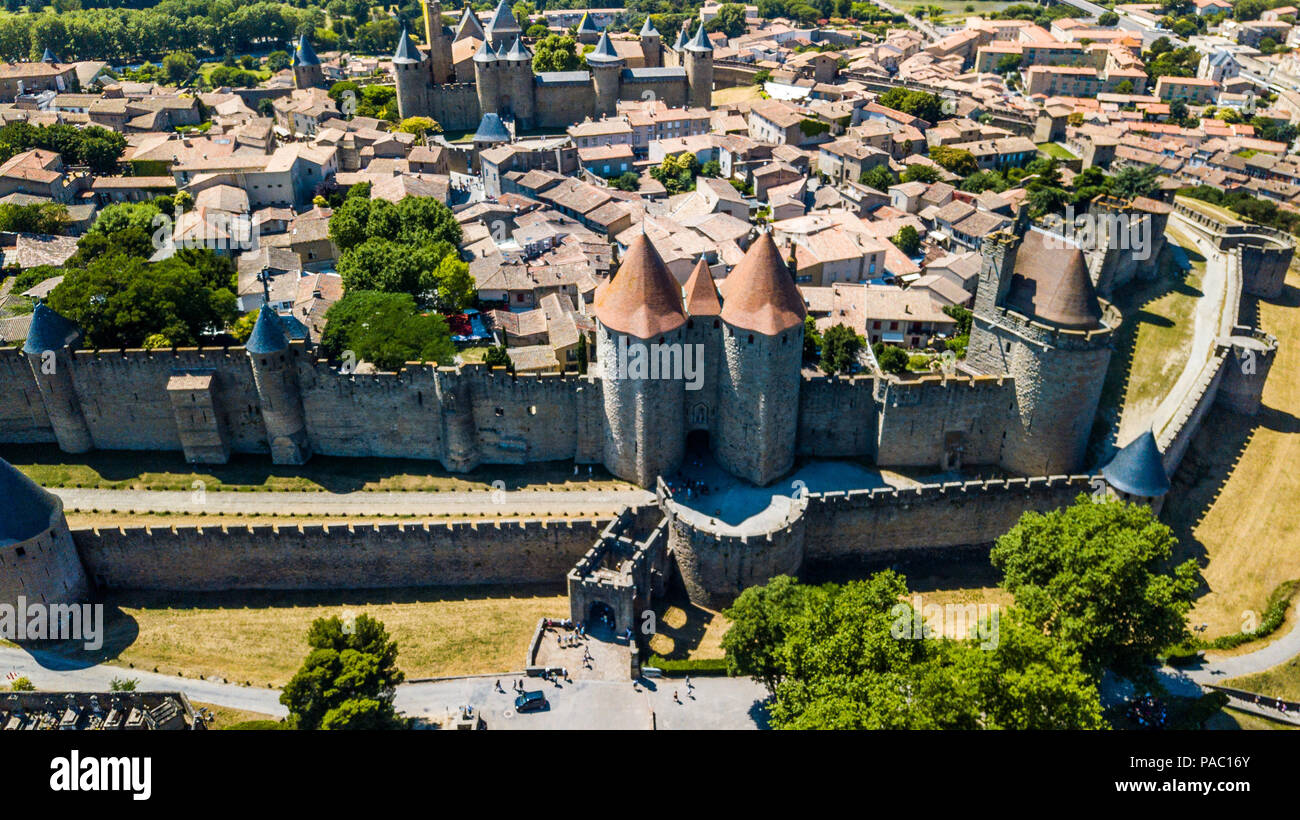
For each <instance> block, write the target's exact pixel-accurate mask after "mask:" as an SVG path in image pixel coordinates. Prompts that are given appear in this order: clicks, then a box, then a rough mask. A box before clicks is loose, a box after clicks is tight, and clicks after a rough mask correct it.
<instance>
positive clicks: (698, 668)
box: [645, 655, 727, 675]
mask: <svg viewBox="0 0 1300 820" xmlns="http://www.w3.org/2000/svg"><path fill="white" fill-rule="evenodd" d="M645 665H646V666H652V667H654V668H655V669H658V670H659V671H661V672H663V673H664V674H665V675H726V674H727V659H726V658H697V659H695V660H685V659H672V658H665V657H662V656H660V655H651V656H650V659H649V660H648V661H646V664H645Z"/></svg>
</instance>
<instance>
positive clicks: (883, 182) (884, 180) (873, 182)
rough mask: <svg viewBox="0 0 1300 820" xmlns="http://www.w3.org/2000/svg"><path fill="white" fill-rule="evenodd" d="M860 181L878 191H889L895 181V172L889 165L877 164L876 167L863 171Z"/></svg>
mask: <svg viewBox="0 0 1300 820" xmlns="http://www.w3.org/2000/svg"><path fill="white" fill-rule="evenodd" d="M858 182H860V183H862V184H863V185H866V186H867V187H869V188H875V189H876V190H877V191H887V190H889V186H891V185H893V184H894V182H895V178H894V172H893V171H891V170H889V166H887V165H877V166H876V167H875V168H868V169H867V170H865V171H863V172H862V174H861V175H860V176H859V177H858Z"/></svg>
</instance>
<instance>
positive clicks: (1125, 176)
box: [1110, 165, 1160, 199]
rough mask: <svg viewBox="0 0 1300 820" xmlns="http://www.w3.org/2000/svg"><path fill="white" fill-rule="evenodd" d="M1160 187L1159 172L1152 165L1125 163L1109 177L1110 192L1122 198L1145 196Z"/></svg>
mask: <svg viewBox="0 0 1300 820" xmlns="http://www.w3.org/2000/svg"><path fill="white" fill-rule="evenodd" d="M1159 187H1160V172H1159V171H1158V170H1156V168H1155V166H1152V165H1125V166H1124V167H1123V168H1120V169H1119V170H1118V171H1116V172H1115V175H1114V176H1113V177H1111V183H1110V190H1111V193H1112V194H1114V195H1115V196H1117V197H1121V198H1123V199H1133V198H1134V197H1139V196H1147V195H1148V194H1150V193H1151V192H1152V191H1154V190H1156V189H1157V188H1159Z"/></svg>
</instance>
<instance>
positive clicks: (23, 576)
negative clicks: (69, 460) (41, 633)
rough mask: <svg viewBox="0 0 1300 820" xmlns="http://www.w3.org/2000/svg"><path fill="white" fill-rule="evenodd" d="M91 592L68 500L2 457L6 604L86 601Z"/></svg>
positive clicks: (1, 556)
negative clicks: (72, 529)
mask: <svg viewBox="0 0 1300 820" xmlns="http://www.w3.org/2000/svg"><path fill="white" fill-rule="evenodd" d="M89 594H90V584H89V582H88V581H87V579H86V570H85V568H84V567H83V566H82V564H81V557H80V555H78V553H77V547H76V544H75V543H73V540H72V533H71V532H69V530H68V521H67V519H66V518H65V517H64V515H63V502H62V501H60V500H59V498H58V496H56V495H54V494H53V493H50V492H48V491H46V490H45V489H43V488H41V487H40V486H38V485H37V484H36V483H35V482H33V481H32V480H31V479H30V478H28V477H27V476H25V475H23V474H22V473H20V472H19V471H18V470H16V469H15V468H14V467H13V465H11V464H10V463H9V462H7V461H5V460H3V459H0V604H4V605H6V606H9V607H14V608H16V607H17V606H18V604H19V599H20V598H21V599H23V601H24V602H25V603H27V604H82V603H89V601H87V600H86V599H87V598H88V597H89ZM19 617H21V618H26V613H23V614H22V615H19Z"/></svg>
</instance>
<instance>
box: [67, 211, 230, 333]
mask: <svg viewBox="0 0 1300 820" xmlns="http://www.w3.org/2000/svg"><path fill="white" fill-rule="evenodd" d="M127 233H129V232H127ZM110 241H111V240H110ZM234 280H235V271H234V266H233V265H232V264H231V263H230V261H229V260H227V259H222V258H220V257H218V256H216V255H215V254H214V253H212V251H210V250H205V249H181V250H178V251H177V252H176V254H175V255H174V256H172V257H171V258H169V259H165V260H163V261H161V262H154V263H151V262H148V261H146V260H145V259H144V258H142V257H140V256H131V255H128V254H127V253H124V252H121V251H109V252H107V253H104V254H101V255H100V256H98V257H97V258H95V259H94V260H93V261H91V262H90V263H89V265H88V266H87V267H85V268H70V269H68V271H67V273H66V275H65V276H64V279H63V281H62V282H61V283H60V284H59V286H58V287H56V288H55V289H54V290H53V292H51V293H50V297H49V303H50V307H51V308H53V309H54V310H55V311H57V312H58V313H61V314H62V315H64V316H66V317H67V318H69V319H71V320H72V321H74V322H76V323H77V324H78V325H80V326H81V328H82V330H84V331H85V333H86V342H87V344H89V345H91V346H93V347H99V348H107V349H113V348H122V347H140V346H141V345H142V344H143V343H144V341H145V339H147V338H148V337H150V336H152V335H154V334H162V336H163V337H164V338H165V339H166V340H167V341H168V342H169V343H170V344H175V345H178V346H182V347H189V346H193V345H196V344H198V341H199V339H200V338H201V337H202V336H204V335H206V334H208V333H211V332H215V331H218V330H220V329H222V328H224V327H226V326H227V325H229V324H230V323H231V322H232V321H233V320H234V318H235V315H236V313H237V310H236V302H235V294H234Z"/></svg>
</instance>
